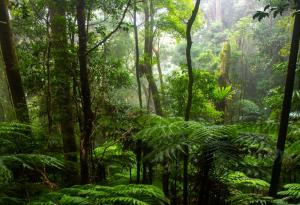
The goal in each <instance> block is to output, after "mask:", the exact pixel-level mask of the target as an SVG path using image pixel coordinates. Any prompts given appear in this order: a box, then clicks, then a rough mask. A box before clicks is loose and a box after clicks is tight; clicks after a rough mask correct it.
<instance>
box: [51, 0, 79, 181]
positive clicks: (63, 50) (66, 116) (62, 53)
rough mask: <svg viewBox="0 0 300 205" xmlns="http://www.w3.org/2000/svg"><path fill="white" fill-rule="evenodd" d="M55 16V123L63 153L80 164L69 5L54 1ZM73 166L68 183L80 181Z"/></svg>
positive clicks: (53, 87)
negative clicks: (58, 130)
mask: <svg viewBox="0 0 300 205" xmlns="http://www.w3.org/2000/svg"><path fill="white" fill-rule="evenodd" d="M49 9H50V16H51V31H52V36H51V42H52V55H53V58H54V69H53V73H52V74H53V75H54V76H53V77H52V90H53V101H52V102H53V111H55V113H54V117H55V121H56V122H57V123H59V126H60V131H61V135H62V138H63V151H64V156H65V160H66V161H72V162H75V163H76V162H77V146H76V140H75V133H74V124H73V104H72V96H71V81H72V75H71V74H72V71H71V67H70V65H71V61H70V56H69V53H68V39H67V24H66V2H65V1H64V0H55V1H52V2H51V3H50V5H49ZM74 170H75V168H74V167H73V168H72V169H70V173H67V179H68V181H69V182H70V181H73V180H74V179H76V176H77V173H76V171H74Z"/></svg>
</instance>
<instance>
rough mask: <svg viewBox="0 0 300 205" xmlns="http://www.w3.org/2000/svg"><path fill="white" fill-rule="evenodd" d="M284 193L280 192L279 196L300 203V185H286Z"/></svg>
mask: <svg viewBox="0 0 300 205" xmlns="http://www.w3.org/2000/svg"><path fill="white" fill-rule="evenodd" d="M284 189H285V190H284V191H280V192H278V195H280V196H282V197H284V199H285V200H297V202H298V203H299V202H300V184H286V185H284Z"/></svg>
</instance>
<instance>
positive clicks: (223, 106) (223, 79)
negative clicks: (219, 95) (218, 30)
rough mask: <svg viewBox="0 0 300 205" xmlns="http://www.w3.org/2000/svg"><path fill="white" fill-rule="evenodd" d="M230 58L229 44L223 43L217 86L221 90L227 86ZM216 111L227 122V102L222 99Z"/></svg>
mask: <svg viewBox="0 0 300 205" xmlns="http://www.w3.org/2000/svg"><path fill="white" fill-rule="evenodd" d="M230 58H231V47H230V43H229V42H225V43H224V46H223V49H222V52H221V65H220V77H219V86H220V87H221V88H226V87H227V86H228V85H229V83H230V82H229V70H230ZM217 107H218V110H219V111H222V112H223V113H224V114H223V120H224V122H227V121H228V113H227V107H228V106H227V102H226V99H223V100H222V101H221V102H219V103H218V106H217Z"/></svg>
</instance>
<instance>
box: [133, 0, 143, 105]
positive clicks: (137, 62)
mask: <svg viewBox="0 0 300 205" xmlns="http://www.w3.org/2000/svg"><path fill="white" fill-rule="evenodd" d="M136 10H137V0H135V1H134V11H133V12H134V13H133V20H134V41H135V72H136V82H137V85H138V96H139V104H140V108H143V101H142V88H141V79H140V77H141V74H140V51H139V33H138V27H137V22H136V21H137V17H136V13H137V11H136Z"/></svg>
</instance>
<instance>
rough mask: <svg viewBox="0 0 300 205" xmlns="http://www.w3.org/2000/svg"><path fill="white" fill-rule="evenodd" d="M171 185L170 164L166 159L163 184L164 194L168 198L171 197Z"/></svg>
mask: <svg viewBox="0 0 300 205" xmlns="http://www.w3.org/2000/svg"><path fill="white" fill-rule="evenodd" d="M169 183H170V171H169V163H168V161H167V160H166V159H165V160H164V162H163V176H162V184H163V192H164V194H165V195H166V196H167V197H168V196H169V195H170V190H169Z"/></svg>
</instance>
